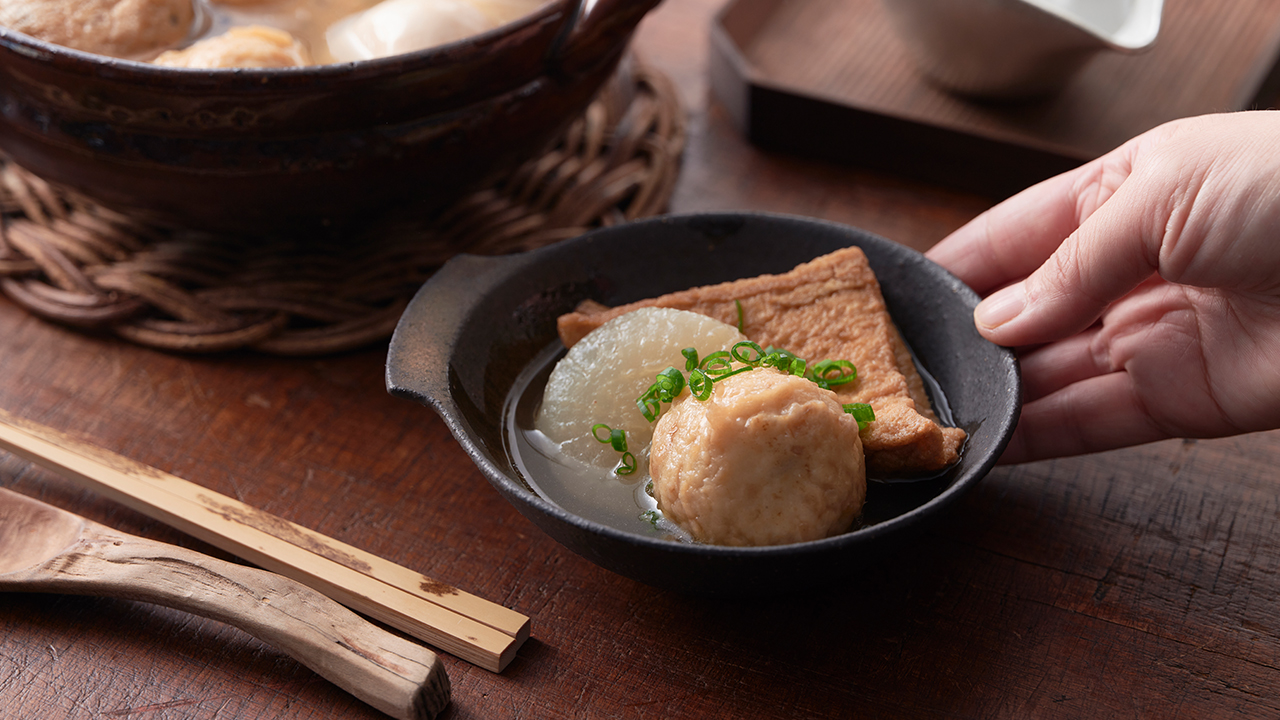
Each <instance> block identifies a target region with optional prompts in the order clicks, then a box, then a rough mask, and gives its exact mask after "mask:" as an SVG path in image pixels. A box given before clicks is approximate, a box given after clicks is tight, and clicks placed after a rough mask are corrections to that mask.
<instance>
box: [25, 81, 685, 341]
mask: <svg viewBox="0 0 1280 720" xmlns="http://www.w3.org/2000/svg"><path fill="white" fill-rule="evenodd" d="M630 77H631V82H633V83H634V92H633V93H630V94H626V93H624V95H627V100H628V101H627V102H625V103H619V102H617V100H618V97H619V96H617V95H613V96H610V93H608V92H606V93H603V94H602V96H601V97H600V98H598V99H597V100H596V101H595V102H593V103H592V104H591V105H590V106H589V107H588V108H587V110H586V111H585V112H584V113H583V115H582V116H581V117H580V118H578V119H577V120H576V121H575V122H574V123H573V124H572V126H571V127H570V128H569V129H568V130H567V131H566V132H565V134H564V136H563V137H562V138H561V140H560V141H559V142H558V144H556V145H555V146H554V147H553V149H552V150H550V151H549V152H547V153H546V154H545V155H542V156H541V157H538V158H535V159H533V160H530V161H528V162H526V163H525V164H524V165H522V166H520V167H519V168H517V169H516V170H515V171H514V172H511V173H509V174H507V175H505V176H501V177H496V178H494V180H493V181H492V182H491V183H488V184H486V185H485V187H484V189H482V190H479V191H476V192H474V193H472V194H471V195H469V196H466V197H464V198H462V199H461V200H460V201H458V202H457V203H456V204H454V205H453V206H452V207H450V208H448V209H447V210H445V211H444V212H442V213H438V214H435V215H433V216H431V217H429V218H426V219H412V220H411V219H399V220H397V219H393V218H387V219H386V220H384V221H382V222H379V223H378V224H377V225H376V226H371V227H369V228H366V229H365V230H364V231H362V232H361V234H360V237H356V238H347V239H337V240H326V241H311V240H308V241H307V242H305V243H303V242H299V241H296V240H295V241H278V242H264V241H263V239H262V238H242V237H235V236H227V235H214V234H210V233H206V232H201V231H199V230H198V229H175V228H167V227H159V226H154V225H149V224H147V223H145V222H143V221H140V220H138V219H136V218H131V217H130V216H129V215H127V214H124V213H120V212H116V211H113V210H111V209H108V208H105V207H102V206H101V205H98V204H95V203H93V202H91V201H89V200H87V199H85V198H82V197H78V196H76V195H74V194H71V193H68V192H65V191H62V190H59V189H57V188H54V187H51V186H50V185H49V184H47V183H45V182H43V181H42V180H41V179H40V178H38V177H35V176H34V175H32V174H31V173H29V172H27V171H25V170H23V169H22V168H20V167H18V166H16V165H15V164H13V163H12V162H9V161H8V159H7V158H5V157H4V155H3V153H2V152H0V290H2V291H3V292H4V294H5V295H6V296H8V298H9V299H10V300H12V301H13V302H14V303H16V304H17V305H19V306H21V307H23V308H25V309H26V310H27V311H29V312H31V313H32V314H34V315H37V316H39V317H42V318H45V319H48V320H51V321H54V322H58V323H62V324H65V325H68V326H72V327H75V328H80V329H83V330H85V331H88V332H98V333H108V334H114V335H117V336H119V337H122V338H125V339H127V340H129V341H131V342H134V343H137V344H140V345H145V346H149V347H153V348H159V349H164V350H171V351H181V352H204V353H208V352H221V351H228V350H235V349H252V350H255V351H259V352H264V353H271V354H280V355H299V356H310V355H322V354H328V353H334V352H340V351H343V350H349V349H352V348H356V347H360V346H364V345H367V344H370V343H373V342H377V341H380V340H383V339H385V338H387V337H389V336H390V334H391V332H392V330H393V329H394V328H395V324H396V321H397V320H398V319H399V317H400V314H401V312H402V311H403V309H404V307H405V305H406V304H407V303H408V301H409V299H410V298H411V297H412V296H413V294H414V292H415V291H416V290H417V288H418V287H419V286H420V285H421V284H422V283H423V282H424V281H425V280H426V279H427V278H428V277H430V275H431V273H432V272H434V270H435V269H436V268H438V267H439V266H440V265H441V264H443V263H444V261H446V260H447V259H449V257H451V256H453V255H454V254H457V253H461V252H467V253H474V254H502V253H510V252H517V251H521V250H528V249H533V248H537V247H540V246H543V245H547V244H549V243H553V242H557V241H559V240H564V239H567V238H570V237H574V236H576V235H579V234H581V233H582V232H585V231H586V230H589V229H591V228H593V227H599V226H603V225H611V224H615V223H617V222H621V221H624V220H631V219H635V218H639V217H645V216H649V215H655V214H658V213H660V212H662V211H663V210H664V209H665V207H666V203H667V201H668V199H669V198H670V195H671V191H672V189H673V187H674V185H675V181H676V178H677V175H678V172H679V164H680V157H681V153H682V151H683V148H684V140H685V128H684V116H683V112H682V110H681V108H680V103H679V99H678V96H677V93H676V90H675V88H674V86H673V85H672V83H671V82H670V81H669V80H668V79H667V78H666V77H665V76H663V75H662V74H661V73H659V72H657V71H655V70H654V69H652V68H649V67H646V66H645V65H643V64H642V63H638V62H636V63H634V64H633V65H632V72H631V73H630ZM624 90H625V88H624Z"/></svg>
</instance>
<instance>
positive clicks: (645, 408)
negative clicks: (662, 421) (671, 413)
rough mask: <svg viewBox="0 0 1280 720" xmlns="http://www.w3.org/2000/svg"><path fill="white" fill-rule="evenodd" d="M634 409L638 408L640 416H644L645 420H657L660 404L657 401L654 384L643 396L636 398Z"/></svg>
mask: <svg viewBox="0 0 1280 720" xmlns="http://www.w3.org/2000/svg"><path fill="white" fill-rule="evenodd" d="M636 407H638V408H640V414H641V415H644V419H645V420H648V421H649V422H653V421H654V420H657V419H658V415H659V414H661V413H662V403H661V402H659V401H658V386H657V385H656V384H654V385H650V386H649V389H648V390H646V391H645V393H644V394H643V395H641V396H640V397H638V398H636Z"/></svg>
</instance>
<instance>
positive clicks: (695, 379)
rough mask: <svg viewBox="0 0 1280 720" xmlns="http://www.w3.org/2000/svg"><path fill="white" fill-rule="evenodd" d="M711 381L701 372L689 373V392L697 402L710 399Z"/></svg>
mask: <svg viewBox="0 0 1280 720" xmlns="http://www.w3.org/2000/svg"><path fill="white" fill-rule="evenodd" d="M712 386H713V381H712V380H711V377H710V376H708V375H707V374H706V373H704V372H702V371H701V370H697V369H695V370H693V371H691V372H690V373H689V392H690V393H691V394H692V395H693V396H694V397H695V398H697V399H699V400H706V399H707V398H709V397H711V390H712V389H713V387H712Z"/></svg>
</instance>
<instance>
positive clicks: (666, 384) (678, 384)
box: [654, 367, 684, 402]
mask: <svg viewBox="0 0 1280 720" xmlns="http://www.w3.org/2000/svg"><path fill="white" fill-rule="evenodd" d="M654 384H655V385H657V386H658V399H659V400H661V401H662V402H671V401H672V400H675V399H676V397H678V396H679V395H680V391H682V390H684V375H683V374H682V373H681V372H680V371H679V370H677V369H675V368H673V367H668V368H667V369H666V370H663V371H662V372H660V373H658V381H657V382H656V383H654Z"/></svg>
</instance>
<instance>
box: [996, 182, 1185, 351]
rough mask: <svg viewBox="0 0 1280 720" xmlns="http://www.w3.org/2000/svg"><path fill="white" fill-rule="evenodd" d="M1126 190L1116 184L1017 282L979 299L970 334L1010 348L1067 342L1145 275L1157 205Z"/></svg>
mask: <svg viewBox="0 0 1280 720" xmlns="http://www.w3.org/2000/svg"><path fill="white" fill-rule="evenodd" d="M1134 185H1136V183H1125V184H1124V185H1122V186H1121V187H1120V188H1119V189H1118V190H1117V192H1116V193H1115V194H1114V195H1113V196H1111V197H1110V198H1109V199H1108V200H1107V201H1106V202H1104V203H1103V204H1102V206H1101V207H1099V208H1098V209H1097V210H1096V211H1095V212H1094V213H1093V214H1092V215H1090V216H1089V217H1088V218H1087V219H1086V220H1085V221H1084V222H1083V223H1081V224H1080V227H1079V228H1078V229H1077V230H1076V231H1075V232H1073V233H1072V234H1071V235H1070V236H1069V237H1068V238H1067V239H1066V240H1065V241H1064V242H1063V243H1062V244H1061V245H1060V246H1059V247H1058V249H1057V250H1055V251H1054V253H1053V254H1052V255H1051V256H1050V257H1049V259H1048V260H1046V261H1045V263H1044V264H1043V265H1041V266H1040V267H1039V268H1038V269H1037V270H1036V271H1035V272H1033V273H1031V275H1029V276H1028V277H1027V278H1026V279H1025V280H1023V281H1022V282H1019V283H1015V284H1013V285H1010V286H1008V287H1005V288H1003V289H1001V290H999V291H997V292H995V293H993V294H992V295H990V296H989V297H987V298H986V299H985V300H983V301H982V302H981V303H980V304H979V305H978V307H977V308H976V309H975V310H974V322H975V324H976V325H977V326H978V331H979V332H980V333H981V334H982V335H983V336H984V337H986V338H987V339H988V340H991V341H992V342H995V343H997V344H999V345H1006V346H1010V347H1016V346H1021V345H1033V344H1039V343H1045V342H1052V341H1054V340H1059V339H1062V338H1065V337H1069V336H1071V335H1074V334H1076V333H1078V332H1080V331H1081V330H1084V329H1085V328H1087V327H1089V326H1090V325H1092V324H1093V323H1094V322H1095V321H1096V320H1097V319H1098V318H1099V317H1100V316H1101V315H1102V313H1103V311H1104V310H1106V308H1107V306H1108V305H1110V304H1111V303H1112V302H1114V301H1116V300H1118V299H1120V298H1122V297H1124V296H1125V295H1126V294H1128V293H1129V291H1131V290H1133V289H1134V288H1135V287H1137V286H1138V285H1139V284H1140V283H1142V282H1143V281H1144V280H1146V279H1147V278H1149V277H1150V276H1151V274H1152V273H1153V272H1155V270H1156V268H1157V267H1158V265H1159V250H1160V238H1161V235H1160V234H1159V233H1155V232H1151V229H1152V228H1155V227H1163V224H1162V223H1159V222H1156V223H1150V224H1149V222H1148V221H1149V220H1150V219H1151V217H1150V216H1151V215H1152V212H1153V210H1155V209H1156V208H1157V207H1159V203H1146V202H1137V200H1138V199H1139V197H1147V195H1146V194H1145V193H1141V192H1138V190H1139V189H1138V188H1136V187H1134ZM1166 197H1167V196H1166Z"/></svg>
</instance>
